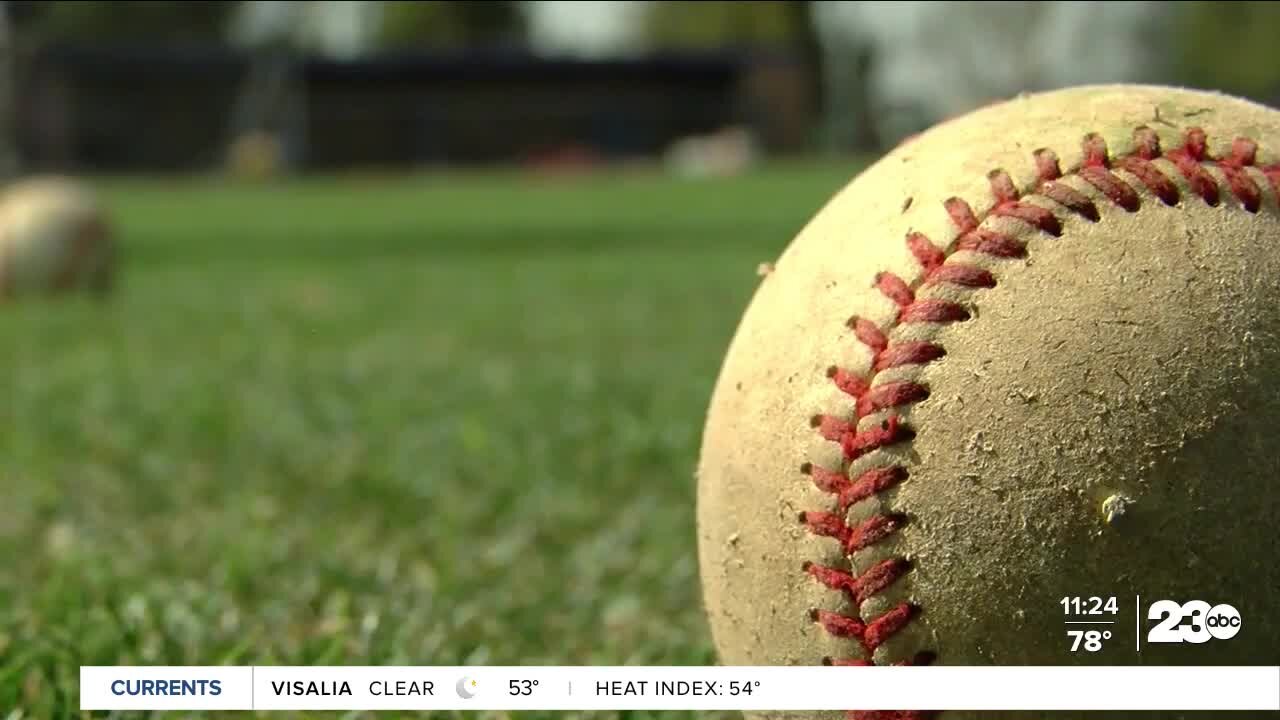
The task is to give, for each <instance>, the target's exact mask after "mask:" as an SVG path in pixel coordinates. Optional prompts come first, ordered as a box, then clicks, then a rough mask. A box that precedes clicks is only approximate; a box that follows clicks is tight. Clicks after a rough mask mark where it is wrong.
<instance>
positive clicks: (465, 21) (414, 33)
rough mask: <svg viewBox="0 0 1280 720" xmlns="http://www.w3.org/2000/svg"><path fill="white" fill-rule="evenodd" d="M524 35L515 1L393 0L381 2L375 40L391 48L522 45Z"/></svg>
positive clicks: (453, 48)
mask: <svg viewBox="0 0 1280 720" xmlns="http://www.w3.org/2000/svg"><path fill="white" fill-rule="evenodd" d="M525 35H526V33H525V16H524V13H522V12H521V10H520V7H519V3H516V2H499V1H496V0H495V1H493V2H474V1H470V0H427V1H422V2H418V1H412V0H392V1H391V2H386V3H383V7H382V22H381V29H380V30H379V31H378V33H377V36H378V43H377V44H378V45H379V46H380V47H383V48H386V49H392V50H402V49H413V48H421V49H436V50H459V49H464V48H465V49H483V48H494V47H513V46H514V47H523V46H525V44H526V40H525Z"/></svg>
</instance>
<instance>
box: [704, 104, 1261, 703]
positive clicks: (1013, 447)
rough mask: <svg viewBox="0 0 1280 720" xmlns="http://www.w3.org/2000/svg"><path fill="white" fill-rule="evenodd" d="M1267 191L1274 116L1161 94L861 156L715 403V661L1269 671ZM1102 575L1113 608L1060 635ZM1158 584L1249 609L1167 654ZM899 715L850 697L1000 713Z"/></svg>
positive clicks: (728, 362) (1046, 110)
mask: <svg viewBox="0 0 1280 720" xmlns="http://www.w3.org/2000/svg"><path fill="white" fill-rule="evenodd" d="M1278 195H1280V112H1277V111H1275V110H1272V109H1269V108H1266V107H1263V106H1260V105H1257V104H1253V103H1251V102H1247V101H1244V100H1240V99H1236V98H1232V97H1228V96H1224V95H1221V94H1217V93H1210V92H1202V91H1191V90H1185V89H1176V88H1166V87H1154V86H1124V85H1106V86H1088V87H1078V88H1071V89H1067V90H1061V91H1055V92H1047V93H1043V94H1033V95H1026V96H1020V97H1018V98H1015V99H1012V100H1009V101H1007V102H1003V103H998V104H995V105H992V106H989V107H985V108H982V109H980V110H977V111H975V112H973V113H970V114H968V115H965V116H962V117H959V118H956V119H953V120H950V121H948V122H945V123H943V124H941V125H939V126H937V127H935V128H933V129H931V130H929V131H927V132H925V133H922V134H921V135H919V136H918V137H916V138H914V139H912V140H911V141H910V142H907V143H905V144H903V145H901V146H899V147H898V148H896V149H895V150H893V151H892V152H891V153H889V154H888V155H886V156H885V157H883V158H882V159H880V160H879V161H878V162H876V163H875V164H874V165H872V166H871V167H870V168H868V169H867V170H866V171H864V172H862V173H861V174H860V175H859V176H858V177H857V178H855V179H854V180H853V181H852V182H851V183H850V184H849V185H847V186H846V187H845V188H844V189H842V190H841V191H840V192H839V193H838V194H836V196H835V197H834V198H833V199H831V201H830V202H829V203H828V204H827V205H826V206H825V207H824V208H823V209H822V210H821V211H820V212H819V213H818V214H817V215H816V216H815V217H814V218H813V219H812V220H811V221H810V222H809V223H808V224H807V225H806V226H805V227H804V228H803V229H801V231H800V233H799V235H798V236H797V237H796V238H795V239H794V240H793V241H792V243H791V244H790V245H789V246H788V247H787V249H786V250H785V251H784V252H783V253H782V255H781V256H780V257H779V258H778V260H777V262H776V263H775V264H774V265H773V266H772V269H771V272H769V273H768V274H767V275H765V276H763V277H762V278H760V280H759V287H758V289H757V291H756V293H755V296H754V297H753V299H752V301H751V303H750V305H749V307H748V308H747V310H746V313H745V315H744V317H743V318H742V320H741V323H740V325H739V326H738V329H737V332H736V334H735V336H734V338H733V340H732V342H731V344H730V347H729V349H728V353H727V355H726V358H725V360H724V363H723V366H722V369H721V372H720V376H719V378H718V380H717V383H716V386H715V389H714V392H713V394H712V398H711V402H710V408H709V411H708V417H707V421H706V426H705V433H704V438H703V447H702V453H701V457H700V460H699V467H698V538H699V559H700V568H701V575H702V583H703V594H704V598H705V603H706V606H707V611H708V614H709V620H710V624H711V630H712V634H713V637H714V640H715V644H716V646H717V648H718V651H719V655H720V661H721V662H722V663H723V664H725V665H804V664H824V663H825V664H839V665H851V666H858V665H871V664H874V665H889V664H923V663H932V664H947V665H1071V664H1097V665H1123V664H1139V663H1140V664H1149V665H1219V664H1228V665H1251V664H1258V665H1261V664H1273V663H1274V662H1275V661H1276V648H1277V647H1280V616H1278V615H1277V610H1278V609H1280V567H1278V566H1277V562H1276V560H1277V549H1278V544H1277V539H1276V538H1277V529H1278V528H1277V520H1278V519H1280V492H1277V488H1280V452H1277V450H1278V449H1280V448H1278V447H1277V442H1276V438H1277V436H1276V428H1277V427H1280V253H1277V252H1276V250H1277V248H1280V198H1278V197H1277V196H1278ZM1090 596H1100V597H1111V596H1114V597H1117V598H1118V599H1119V602H1121V603H1124V607H1125V610H1124V614H1122V615H1120V616H1118V617H1117V618H1115V619H1116V621H1117V622H1116V623H1115V625H1114V626H1112V627H1111V629H1110V630H1108V631H1107V632H1108V633H1114V636H1115V637H1114V639H1112V640H1108V641H1107V642H1106V643H1104V644H1103V645H1102V647H1101V649H1099V650H1098V651H1097V652H1090V653H1088V654H1084V653H1079V652H1072V650H1071V646H1070V644H1069V643H1067V642H1066V638H1065V636H1064V624H1063V623H1064V618H1063V610H1064V604H1063V599H1064V598H1070V597H1090ZM1139 598H1140V604H1141V605H1146V604H1147V603H1148V602H1149V601H1155V600H1159V599H1169V600H1171V601H1175V603H1182V602H1188V601H1193V600H1198V601H1204V603H1206V604H1207V605H1211V606H1212V605H1218V604H1227V605H1229V606H1232V607H1233V609H1234V610H1236V611H1237V613H1238V614H1237V616H1236V617H1237V618H1243V623H1242V624H1241V626H1240V627H1241V629H1240V631H1239V632H1238V633H1237V634H1235V635H1234V636H1233V637H1231V638H1230V639H1228V640H1217V639H1215V640H1213V641H1212V642H1204V643H1200V644H1194V645H1192V644H1157V643H1147V642H1144V638H1145V635H1143V633H1144V632H1145V631H1146V629H1147V627H1148V624H1147V623H1146V620H1145V619H1142V622H1141V626H1142V627H1141V630H1140V629H1138V628H1137V627H1135V624H1136V623H1135V620H1137V619H1138V618H1135V616H1134V612H1135V609H1136V608H1137V607H1139V606H1140V605H1135V603H1136V602H1138V601H1139V600H1138V599H1139ZM1135 642H1137V643H1139V644H1140V646H1141V648H1140V651H1139V650H1135ZM849 672H851V673H856V672H857V668H856V667H851V668H849ZM1081 691H1082V692H1087V688H1082V689H1081ZM904 700H909V699H904ZM905 704H907V705H909V702H906V703H905ZM902 709H903V708H896V709H895V708H889V709H886V710H885V711H879V710H877V709H875V708H850V711H851V712H850V713H849V717H850V718H856V719H858V720H873V719H882V718H895V719H897V720H922V719H923V718H941V719H942V720H959V719H960V718H970V717H978V716H980V715H981V714H978V713H966V712H950V711H942V712H940V713H926V712H918V711H907V712H897V713H890V712H888V710H902ZM766 716H767V715H766ZM813 716H814V715H813V714H811V713H810V714H806V717H813ZM1001 716H1002V717H1031V716H1033V715H1028V714H1022V715H1019V714H1017V713H1010V714H1007V715H1001ZM1034 716H1036V717H1038V716H1039V715H1034ZM1149 717H1157V714H1154V713H1152V714H1149Z"/></svg>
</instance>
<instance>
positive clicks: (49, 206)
mask: <svg viewBox="0 0 1280 720" xmlns="http://www.w3.org/2000/svg"><path fill="white" fill-rule="evenodd" d="M115 256H116V252H115V241H114V238H113V236H112V232H111V223H110V220H109V218H108V216H107V213H106V210H105V209H104V207H103V206H102V204H101V202H100V200H99V199H98V197H97V195H96V194H95V193H94V192H93V190H92V189H91V188H90V187H88V186H87V185H86V184H84V183H82V182H79V181H76V180H74V179H71V178H66V177H53V176H51V177H33V178H27V179H23V180H19V181H16V182H14V183H12V184H11V185H9V186H8V187H6V188H5V189H4V190H3V192H2V193H0V297H4V298H6V299H10V298H17V297H21V296H31V295H56V294H65V293H71V292H78V291H87V292H89V293H91V294H93V295H96V296H98V297H105V296H107V295H108V294H109V293H110V291H111V289H112V286H113V284H114V281H115V277H114V276H115V274H116V267H115V265H116V257H115Z"/></svg>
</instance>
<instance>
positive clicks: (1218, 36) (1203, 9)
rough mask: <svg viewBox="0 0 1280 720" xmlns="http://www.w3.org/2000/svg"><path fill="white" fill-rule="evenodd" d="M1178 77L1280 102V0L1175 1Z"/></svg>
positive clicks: (1194, 83)
mask: <svg viewBox="0 0 1280 720" xmlns="http://www.w3.org/2000/svg"><path fill="white" fill-rule="evenodd" d="M1175 5H1176V6H1177V9H1176V11H1175V12H1176V14H1175V16H1174V17H1175V22H1174V29H1173V33H1172V37H1173V38H1174V41H1175V46H1174V48H1173V51H1174V58H1175V65H1174V70H1175V73H1176V75H1175V77H1176V78H1177V80H1178V81H1179V82H1181V83H1183V84H1187V85H1192V86H1195V87H1199V88H1204V89H1209V90H1222V91H1224V92H1230V93H1236V94H1239V95H1245V96H1248V97H1251V98H1254V99H1256V100H1260V101H1263V102H1270V103H1273V104H1276V103H1280V63H1277V62H1276V39H1277V38H1280V3H1274V2H1229V3H1224V2H1186V3H1175Z"/></svg>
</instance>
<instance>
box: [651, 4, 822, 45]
mask: <svg viewBox="0 0 1280 720" xmlns="http://www.w3.org/2000/svg"><path fill="white" fill-rule="evenodd" d="M803 4H805V3H792V2H750V3H743V2H723V1H719V0H666V1H664V2H655V3H650V4H649V10H648V12H647V13H646V18H645V26H646V34H647V36H648V41H649V44H650V45H652V46H653V47H655V48H657V49H660V50H707V49H724V48H744V47H747V48H781V47H790V46H792V45H794V44H795V40H796V38H797V37H799V36H800V35H802V34H805V33H806V32H808V30H807V28H805V27H804V25H805V23H804V19H803V17H801V16H798V15H797V13H796V10H795V8H793V7H790V6H792V5H803Z"/></svg>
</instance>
